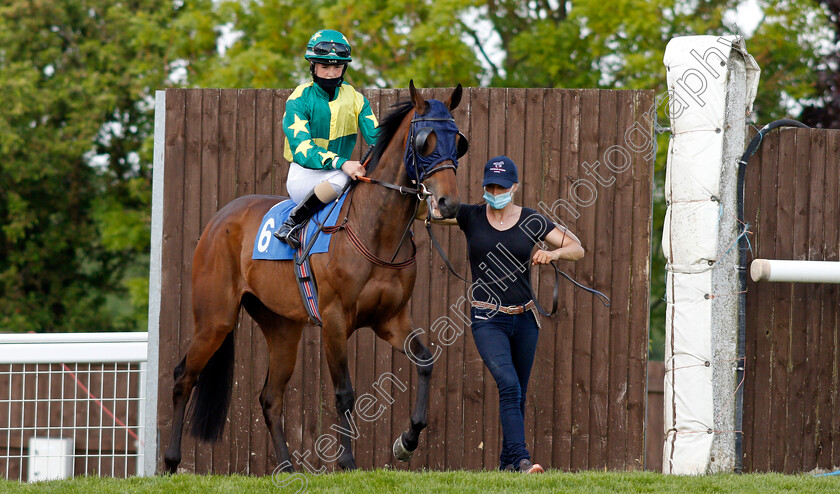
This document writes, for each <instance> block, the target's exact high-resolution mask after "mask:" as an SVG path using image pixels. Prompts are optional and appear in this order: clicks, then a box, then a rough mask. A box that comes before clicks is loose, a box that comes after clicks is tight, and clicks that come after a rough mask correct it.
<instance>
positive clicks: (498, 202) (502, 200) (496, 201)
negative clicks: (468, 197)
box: [484, 190, 513, 209]
mask: <svg viewBox="0 0 840 494" xmlns="http://www.w3.org/2000/svg"><path fill="white" fill-rule="evenodd" d="M484 200H485V201H487V204H489V205H490V207H491V208H493V209H502V208H504V207H505V206H507V205H508V204H509V203H510V201H511V200H513V190H509V191H507V192H505V193H504V194H499V195H497V196H494V195H493V194H491V193H489V192H487V191H486V190H485V191H484Z"/></svg>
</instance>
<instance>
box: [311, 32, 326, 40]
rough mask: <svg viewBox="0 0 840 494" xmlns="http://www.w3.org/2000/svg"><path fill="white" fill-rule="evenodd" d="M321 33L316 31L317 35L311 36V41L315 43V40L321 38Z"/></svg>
mask: <svg viewBox="0 0 840 494" xmlns="http://www.w3.org/2000/svg"><path fill="white" fill-rule="evenodd" d="M321 33H323V31H318V32H317V33H315V34H314V35H313V36H312V41H315V40H316V39H318V38H320V37H321Z"/></svg>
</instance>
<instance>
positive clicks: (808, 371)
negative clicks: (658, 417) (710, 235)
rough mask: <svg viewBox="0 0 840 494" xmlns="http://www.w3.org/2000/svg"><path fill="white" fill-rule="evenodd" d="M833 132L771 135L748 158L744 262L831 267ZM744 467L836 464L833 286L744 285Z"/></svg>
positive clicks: (836, 198) (838, 412) (836, 207)
mask: <svg viewBox="0 0 840 494" xmlns="http://www.w3.org/2000/svg"><path fill="white" fill-rule="evenodd" d="M839 191H840V130H816V129H815V130H808V129H796V130H794V129H783V130H781V131H780V132H779V131H773V132H771V133H770V134H769V135H767V136H766V137H764V142H763V143H762V144H761V148H760V149H759V151H758V153H757V155H756V156H754V157H753V159H752V160H750V163H749V165H748V171H747V176H746V188H745V206H746V214H745V218H746V221H747V222H748V223H749V224H750V230H751V231H752V232H753V233H754V234H753V235H752V236H751V238H750V240H751V243H752V251H753V256H752V257H753V258H765V259H799V260H817V261H822V260H826V261H837V260H838V248H839V247H840V237H838V223H840V220H839V219H838V218H840V195H838V192H839ZM747 290H748V292H747V326H746V329H747V340H746V378H745V382H744V467H745V469H746V470H747V471H776V472H787V473H792V472H802V471H806V472H807V471H811V470H813V469H814V468H821V469H830V468H835V469H836V468H837V466H838V465H840V401H838V398H837V390H838V375H840V341H839V339H840V321H838V318H839V317H840V307H838V304H840V286H838V285H820V284H805V283H798V284H794V283H753V282H752V281H749V284H748V285H747Z"/></svg>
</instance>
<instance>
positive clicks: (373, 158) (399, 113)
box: [367, 99, 414, 175]
mask: <svg viewBox="0 0 840 494" xmlns="http://www.w3.org/2000/svg"><path fill="white" fill-rule="evenodd" d="M390 108H391V111H389V112H388V114H387V115H386V116H385V118H383V119H382V122H380V123H379V135H378V136H377V138H376V144H374V146H373V151H372V152H371V155H370V164H369V165H368V166H367V174H368V175H369V174H370V173H372V172H373V171H374V170H376V166H377V165H378V164H379V160H380V159H381V158H382V155H383V154H384V153H385V149H386V148H387V147H388V143H390V142H391V140H392V139H393V138H394V135H396V133H397V130H399V128H400V125H401V124H402V121H403V119H404V118H405V116H406V115H408V112H410V111H411V110H412V108H414V105H413V104H412V103H411V100H409V99H404V100H400V101H397V102H396V103H394V104H393V105H391V106H390Z"/></svg>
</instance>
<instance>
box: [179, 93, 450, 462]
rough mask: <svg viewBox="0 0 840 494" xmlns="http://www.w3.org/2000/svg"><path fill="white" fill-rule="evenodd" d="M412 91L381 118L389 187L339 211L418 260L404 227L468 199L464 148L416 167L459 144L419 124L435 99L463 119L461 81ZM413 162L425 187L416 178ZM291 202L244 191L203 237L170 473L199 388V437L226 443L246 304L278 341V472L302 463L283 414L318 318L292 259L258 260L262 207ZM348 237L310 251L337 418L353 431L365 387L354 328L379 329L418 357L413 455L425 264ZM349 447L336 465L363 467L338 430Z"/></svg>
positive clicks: (274, 366) (427, 357)
mask: <svg viewBox="0 0 840 494" xmlns="http://www.w3.org/2000/svg"><path fill="white" fill-rule="evenodd" d="M409 94H410V98H409V100H404V101H402V102H399V103H397V104H396V105H394V107H393V109H392V111H391V112H390V113H389V114H388V115H387V116H386V117H385V118H384V119H383V121H382V123H381V124H380V127H379V135H378V137H377V141H376V143H375V145H374V147H373V152H372V153H371V158H370V160H369V165H368V172H367V177H363V178H367V181H368V182H371V183H379V184H383V183H384V184H386V187H376V186H373V185H359V184H358V183H356V184H354V190H351V191H350V194H352V195H351V196H350V197H348V199H347V200H346V201H345V202H344V205H343V206H342V209H341V216H343V217H344V218H345V223H346V224H347V225H352V228H353V229H354V232H355V237H356V239H357V240H359V241H360V242H361V243H362V244H363V245H365V246H369V247H368V250H369V251H370V252H369V254H373V255H375V256H376V257H377V258H379V259H382V258H386V259H387V258H390V259H391V260H392V261H393V260H394V259H406V258H408V257H411V258H412V259H413V255H414V252H413V250H412V249H413V248H414V244H413V242H411V243H410V245H409V243H406V242H404V239H405V232H407V230H408V228H409V226H410V224H411V223H412V222H413V221H414V219H415V217H416V216H417V212H418V208H419V206H420V205H421V204H422V205H423V206H424V210H425V209H426V208H428V210H430V211H432V212H433V213H434V214H435V215H436V216H439V217H443V218H452V217H454V216H455V214H456V213H457V211H458V207H459V206H460V197H459V194H458V188H457V184H456V177H455V171H456V166H457V157H458V156H452V158H453V159H450V160H447V161H443V162H441V163H439V164H438V165H432V166H431V167H430V169H428V170H420V169H419V167H418V166H417V158H423V157H428V156H429V155H431V154H432V152H433V151H434V150H435V148H436V146H438V143H440V142H443V141H446V142H449V141H448V139H449V136H447V135H441V134H446V133H448V130H451V129H449V128H447V129H442V128H437V130H438V131H437V132H429V129H430V128H433V127H428V126H426V127H423V128H421V129H419V130H420V131H419V132H414V130H413V129H414V128H415V126H417V124H415V123H413V122H415V121H417V120H423V115H424V114H425V113H426V112H428V111H429V108H430V104H431V103H432V102H435V105H436V106H435V108H441V107H442V106H443V107H445V109H446V110H443V111H444V113H445V112H446V111H447V110H448V112H449V120H448V121H447V125H451V127H455V125H454V120H452V117H451V111H452V110H454V109H455V108H456V107H457V106H458V103H459V102H460V100H461V94H462V88H461V85H460V84H459V85H458V87H457V88H455V90H454V91H453V92H452V93H451V94H450V96H449V98H448V100H446V101H445V102H440V101H437V100H426V99H424V98H423V97H422V95H421V94H420V92H419V91H417V90H416V89H415V87H414V83H413V81H412V82H411V83H410V84H409ZM441 104H442V106H441ZM426 120H428V121H436V122H433V123H429V124H427V125H442V124H440V123H439V121H443V120H447V119H445V118H427V119H426ZM421 123H422V122H421ZM455 133H456V134H455V135H454V136H453V137H454V139H455V141H456V144H455V146H456V147H457V148H458V153H460V155H462V154H463V152H466V151H465V146H466V139H465V138H464V136H463V135H462V134H461V133H460V132H457V127H455ZM415 134H417V135H415ZM448 146H449V148H450V149H451V145H448ZM462 151H463V152H462ZM410 154H413V156H414V158H415V159H413V160H412V162H411V163H409V161H408V159H407V157H408V156H409V155H410ZM412 163H413V164H414V165H415V166H414V169H413V172H414V174H415V175H416V176H415V177H414V178H415V180H414V182H415V183H411V182H412V180H411V178H410V177H409V173H410V172H409V170H412V168H411V164H412ZM421 163H422V161H421ZM401 164H404V165H405V166H400V165H401ZM403 169H405V171H403ZM387 186H390V187H387ZM413 187H416V188H413ZM406 190H413V191H415V192H418V191H422V193H420V194H419V195H413V196H412V195H407V194H405V191H406ZM398 192H399V193H398ZM284 199H285V198H284V197H280V196H265V195H249V196H244V197H240V198H237V199H235V200H234V201H232V202H230V203H229V204H227V205H226V206H225V207H224V208H222V209H221V210H220V211H219V212H218V213H216V215H215V216H214V217H213V218H212V219H211V220H210V221H209V223H208V224H207V226H206V227H205V229H204V231H203V232H202V234H201V237H200V240H199V242H198V244H197V246H196V249H195V254H194V258H193V271H192V287H193V293H192V304H193V305H192V307H193V318H194V321H195V329H194V333H193V336H192V340H191V342H190V345H189V347H188V349H187V351H186V354H185V356H184V358H183V359H182V360H181V362H180V363H179V364H178V365H177V366H176V367H175V370H174V386H173V390H172V402H173V410H174V416H173V422H172V432H171V436H170V443H169V447H168V448H167V450H166V453H165V455H164V462H165V467H166V471H167V473H170V474H172V473H175V472H176V470H177V468H178V464H179V463H180V461H181V434H182V429H183V424H184V416H185V412H186V408H187V403H188V402H189V400H190V395H191V394H192V393H193V388H195V396H194V397H193V402H192V404H191V405H190V417H191V423H192V427H191V430H190V433H191V435H193V436H194V437H197V438H198V439H200V440H202V441H218V440H219V439H220V437H221V435H222V431H223V429H224V424H225V420H226V417H227V412H228V407H229V404H230V397H231V388H232V376H233V360H234V355H233V348H234V341H233V336H234V328H235V326H236V321H237V318H238V316H239V311H240V309H241V307H244V308H245V310H246V311H247V312H248V314H249V315H250V316H251V317H252V318H253V319H254V321H256V322H257V324H258V325H259V327H260V329H261V331H262V333H263V335H264V336H265V340H266V343H267V347H268V353H269V364H268V373H267V376H266V380H265V384H264V387H263V389H262V392H261V393H260V404H261V405H262V410H263V414H264V416H265V424H266V426H267V427H268V429H269V431H270V433H271V438H272V441H273V443H274V444H273V446H274V453H275V456H276V459H277V461H278V462H279V466H280V469H279V470H280V471H284V472H294V471H295V469H294V467H293V466H292V462H291V458H290V457H289V449H288V445H287V444H286V438H285V436H284V434H283V428H282V421H281V416H282V412H283V395H284V393H285V389H286V385H287V383H288V382H289V379H290V378H291V376H292V373H293V372H294V368H295V360H296V358H297V349H298V344H299V342H300V337H301V333H302V330H303V327H304V325H305V324H306V323H307V322H308V320H309V316H308V313H307V311H306V308H305V307H304V304H303V301H302V299H301V297H300V296H290V295H289V293H292V292H293V293H295V294H297V290H281V289H278V287H280V286H290V285H291V286H294V284H295V273H294V262H293V261H265V260H252V259H251V255H252V249H253V245H254V240H255V236H256V235H257V234H258V231H257V230H258V228H259V225H260V222H261V220H262V218H263V216H264V214H265V213H266V212H267V211H268V210H269V209H270V208H271V207H272V206H274V205H275V204H277V203H278V202H280V201H281V200H284ZM424 199H425V203H424V201H423V200H424ZM350 236H351V234H350V231H349V230H348V231H347V233H346V234H342V233H341V232H338V233H334V234H333V237H332V240H331V242H330V247H329V251H328V252H326V253H321V254H312V255H311V265H312V271H313V273H314V276H315V278H316V280H317V283H318V301H319V306H320V308H321V315H322V332H323V342H324V351H325V355H326V357H327V361H328V365H329V370H330V376H331V378H332V383H333V386H334V388H335V406H336V411H337V412H338V423H339V425H340V426H341V427H342V428H343V429H344V430H351V424H350V420H351V419H352V417H351V415H350V414H351V412H352V410H353V406H354V403H355V393H354V390H353V385H352V383H351V379H350V372H349V369H348V366H347V340H348V338H350V336H351V335H352V334H353V332H354V331H356V329H358V328H362V327H369V328H371V329H373V331H374V332H375V333H376V335H377V336H378V337H379V338H382V339H383V340H385V341H387V342H388V343H390V344H391V345H392V346H393V347H394V348H395V349H397V350H398V351H400V352H401V353H403V354H406V352H407V351H408V352H410V353H411V357H412V361H413V362H414V363H415V367H416V370H417V374H418V380H417V397H416V399H415V403H414V408H413V411H412V413H411V416H410V423H409V428H408V430H406V431H405V432H403V433H402V434H400V435H399V436H398V437H397V438H396V440H395V442H394V448H393V450H394V454H395V455H396V456H397V458H398V459H399V460H401V461H408V459H409V458H410V457H411V453H412V452H413V451H414V450H415V449H416V448H417V445H418V441H419V436H420V432H421V431H422V430H423V428H425V427H426V411H427V410H426V409H427V404H428V399H429V380H430V378H431V373H432V368H433V365H432V362H433V360H432V358H431V357H432V354H431V352H430V351H429V350H428V348H426V346H425V345H424V344H423V343H422V342H421V341H420V340H419V339H418V338H409V335H410V333H411V331H412V326H411V323H410V320H409V311H408V307H407V303H408V300H409V298H410V297H411V294H412V291H413V289H414V281H415V277H416V274H417V268H416V265H415V264H414V263H406V262H403V263H401V264H400V266H404V265H405V264H409V265H408V266H407V267H401V268H399V269H391V268H393V267H395V266H397V264H395V263H392V264H391V265H388V263H385V265H380V264H374V263H373V262H370V261H369V258H368V257H365V256H363V255H362V253H361V251H362V249H359V248H358V247H357V246H356V245H354V244H353V243H352V242H351V239H349V238H348V237H350ZM392 254H393V257H390V256H391V255H392ZM407 340H408V345H406V341H407ZM406 347H407V348H406ZM339 443H340V448H339V451H341V453H340V456H339V458H338V465H339V466H340V467H341V468H342V469H345V470H352V469H355V468H356V463H355V459H354V457H353V452H352V451H353V450H352V447H351V438H350V437H349V436H348V435H345V434H340V438H339Z"/></svg>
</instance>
